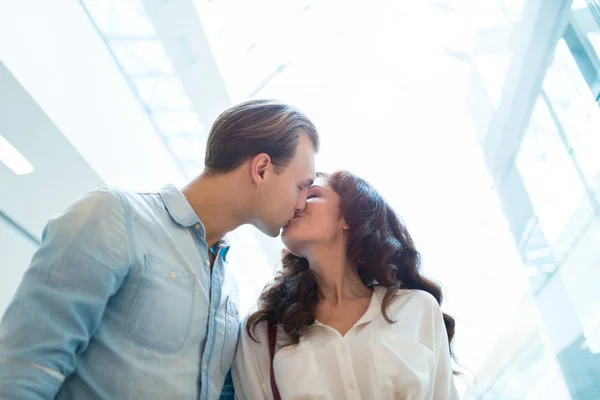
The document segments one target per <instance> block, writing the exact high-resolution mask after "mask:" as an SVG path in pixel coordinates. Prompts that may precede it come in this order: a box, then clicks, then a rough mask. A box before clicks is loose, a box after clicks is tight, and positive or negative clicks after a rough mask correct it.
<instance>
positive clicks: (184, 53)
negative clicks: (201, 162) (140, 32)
mask: <svg viewBox="0 0 600 400" xmlns="http://www.w3.org/2000/svg"><path fill="white" fill-rule="evenodd" d="M142 2H143V5H144V8H145V9H146V13H147V16H148V18H149V19H150V21H151V22H152V24H153V25H154V28H155V29H156V32H157V34H158V37H159V38H160V40H161V41H162V42H163V43H164V45H165V47H166V49H167V54H168V55H169V57H170V58H171V60H172V61H173V63H174V65H175V70H176V71H177V74H178V75H179V76H180V77H181V79H182V81H183V84H184V88H185V90H186V92H187V94H188V96H189V97H190V98H191V99H192V102H193V104H194V110H195V111H196V112H197V113H198V116H199V117H200V121H201V122H202V124H203V125H204V126H205V127H207V128H208V127H209V126H210V125H211V124H212V122H213V121H214V120H215V118H216V117H217V116H218V115H219V114H220V113H221V112H222V111H223V110H225V109H226V108H228V107H229V106H230V105H231V100H230V97H229V94H228V92H227V88H226V86H225V81H224V80H223V78H222V77H221V74H220V71H219V67H218V65H217V62H216V60H215V58H214V56H213V54H212V52H211V49H210V44H209V41H208V37H207V35H206V33H205V31H204V29H203V27H202V23H201V21H200V18H199V16H198V15H197V13H196V8H195V7H194V2H193V1H192V0H178V1H169V0H142Z"/></svg>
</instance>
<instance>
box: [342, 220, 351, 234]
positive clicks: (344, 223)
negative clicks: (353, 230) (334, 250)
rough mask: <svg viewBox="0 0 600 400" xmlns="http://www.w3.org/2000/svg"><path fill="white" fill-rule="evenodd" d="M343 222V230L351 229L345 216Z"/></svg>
mask: <svg viewBox="0 0 600 400" xmlns="http://www.w3.org/2000/svg"><path fill="white" fill-rule="evenodd" d="M341 223H342V230H345V231H347V230H349V229H350V226H348V224H347V223H346V220H345V219H344V218H342V219H341Z"/></svg>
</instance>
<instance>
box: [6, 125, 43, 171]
mask: <svg viewBox="0 0 600 400" xmlns="http://www.w3.org/2000/svg"><path fill="white" fill-rule="evenodd" d="M0 161H1V162H3V163H4V164H5V165H6V166H7V167H8V169H10V170H11V171H12V172H14V173H15V174H16V175H25V174H30V173H32V172H33V171H35V168H34V167H33V165H31V163H30V162H29V161H27V159H26V158H25V157H24V156H23V154H21V153H19V150H17V149H15V148H14V147H13V146H12V145H11V144H10V143H8V140H6V139H4V137H3V136H2V135H0Z"/></svg>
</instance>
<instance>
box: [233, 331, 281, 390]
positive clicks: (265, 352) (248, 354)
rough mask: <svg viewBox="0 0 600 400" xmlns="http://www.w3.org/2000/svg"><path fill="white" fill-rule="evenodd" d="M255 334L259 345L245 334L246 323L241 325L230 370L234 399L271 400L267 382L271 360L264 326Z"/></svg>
mask: <svg viewBox="0 0 600 400" xmlns="http://www.w3.org/2000/svg"><path fill="white" fill-rule="evenodd" d="M255 332H256V333H255V336H256V338H257V339H258V340H259V343H257V342H255V341H254V340H253V339H252V338H251V337H250V335H248V332H246V322H244V323H243V324H242V330H241V332H240V339H239V341H238V346H237V349H236V353H235V359H234V361H233V367H232V370H231V371H232V377H233V384H234V387H235V395H236V399H239V400H246V399H248V400H255V399H272V398H273V395H272V392H271V384H270V381H269V378H270V375H269V370H270V365H271V359H270V357H269V343H268V337H267V326H266V324H265V323H261V324H260V325H258V326H257V327H256V330H255Z"/></svg>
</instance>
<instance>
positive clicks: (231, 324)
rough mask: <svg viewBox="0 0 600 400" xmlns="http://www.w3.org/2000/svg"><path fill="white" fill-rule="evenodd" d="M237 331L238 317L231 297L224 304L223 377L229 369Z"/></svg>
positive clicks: (238, 329) (238, 326)
mask: <svg viewBox="0 0 600 400" xmlns="http://www.w3.org/2000/svg"><path fill="white" fill-rule="evenodd" d="M239 331H240V317H239V315H238V307H237V305H236V304H235V302H234V301H233V300H232V299H231V296H228V297H227V301H226V303H225V332H224V337H223V350H222V352H221V373H222V374H223V375H227V372H229V368H231V362H232V361H233V355H234V353H235V347H236V345H237V340H238V335H239Z"/></svg>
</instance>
